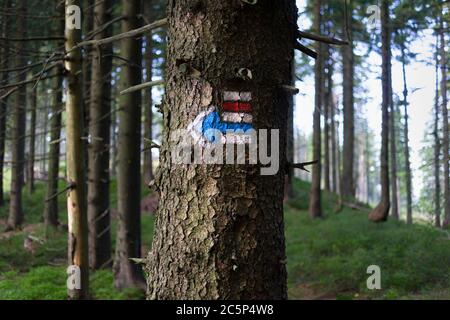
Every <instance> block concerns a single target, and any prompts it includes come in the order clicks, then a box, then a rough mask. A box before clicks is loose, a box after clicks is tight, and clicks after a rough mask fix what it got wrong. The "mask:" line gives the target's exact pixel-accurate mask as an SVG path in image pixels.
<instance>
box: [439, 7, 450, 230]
mask: <svg viewBox="0 0 450 320" xmlns="http://www.w3.org/2000/svg"><path fill="white" fill-rule="evenodd" d="M443 10H444V8H442V10H441V17H440V20H441V25H440V29H439V35H440V38H441V47H440V55H441V95H442V130H443V139H442V151H443V158H442V161H443V163H444V217H445V219H444V227H449V226H450V171H449V161H450V154H449V143H450V141H449V140H450V137H449V135H450V131H449V124H448V109H447V107H448V106H447V104H448V98H447V78H448V74H447V70H448V65H447V52H446V51H445V45H446V42H445V31H444V27H446V25H445V23H444V17H443Z"/></svg>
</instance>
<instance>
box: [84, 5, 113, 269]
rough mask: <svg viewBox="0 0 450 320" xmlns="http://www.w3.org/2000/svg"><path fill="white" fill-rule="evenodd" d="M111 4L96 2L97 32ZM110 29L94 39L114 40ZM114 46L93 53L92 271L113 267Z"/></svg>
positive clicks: (89, 175)
mask: <svg viewBox="0 0 450 320" xmlns="http://www.w3.org/2000/svg"><path fill="white" fill-rule="evenodd" d="M111 18H112V17H111V1H110V0H106V1H105V0H96V1H95V7H94V31H95V30H97V29H99V28H100V27H102V26H103V25H104V24H105V23H107V22H108V21H110V20H111ZM111 34H112V32H111V27H109V28H106V29H105V30H104V31H103V32H99V33H98V34H97V35H96V36H95V39H102V38H106V37H109V36H111ZM111 69H112V44H106V45H105V46H103V47H102V48H101V49H100V48H98V49H97V50H93V52H92V73H91V74H92V81H91V90H90V91H91V99H90V105H89V111H90V116H89V118H90V124H89V136H90V144H89V147H88V152H89V160H88V163H89V170H88V221H89V226H90V228H89V265H90V267H91V268H92V269H100V268H104V267H110V266H111V265H112V260H111V232H110V228H111V218H110V210H109V147H110V125H111V116H110V114H111Z"/></svg>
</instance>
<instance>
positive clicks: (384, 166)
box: [369, 0, 392, 222]
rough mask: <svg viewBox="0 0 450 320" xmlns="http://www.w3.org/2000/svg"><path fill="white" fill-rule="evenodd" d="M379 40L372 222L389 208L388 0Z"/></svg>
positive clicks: (381, 219) (384, 217)
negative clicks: (377, 187) (377, 184)
mask: <svg viewBox="0 0 450 320" xmlns="http://www.w3.org/2000/svg"><path fill="white" fill-rule="evenodd" d="M381 42H382V48H381V51H382V60H383V62H382V76H381V82H382V89H383V101H382V106H381V109H382V122H381V153H380V181H381V200H380V203H379V204H378V205H377V207H376V208H375V209H374V210H373V211H372V212H371V213H370V214H369V219H370V220H371V221H373V222H384V221H387V219H388V215H389V208H390V205H391V204H390V189H389V106H390V105H391V103H392V91H391V88H392V86H391V82H390V79H391V78H392V77H391V68H392V64H391V60H392V54H391V26H390V17H389V1H388V0H383V1H382V2H381Z"/></svg>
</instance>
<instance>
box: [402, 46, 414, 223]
mask: <svg viewBox="0 0 450 320" xmlns="http://www.w3.org/2000/svg"><path fill="white" fill-rule="evenodd" d="M401 51H402V73H403V106H404V108H405V109H404V115H403V118H404V122H405V123H404V132H403V135H404V139H405V175H406V176H405V179H406V222H407V224H412V223H413V215H412V173H411V160H410V152H409V116H408V106H409V102H408V84H407V77H406V54H405V45H404V44H402V47H401Z"/></svg>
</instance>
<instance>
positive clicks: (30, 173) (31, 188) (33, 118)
mask: <svg viewBox="0 0 450 320" xmlns="http://www.w3.org/2000/svg"><path fill="white" fill-rule="evenodd" d="M31 90H32V92H31V94H30V100H29V101H30V140H29V146H28V150H29V151H28V163H27V164H28V167H27V170H28V174H27V183H28V192H29V193H30V194H32V193H33V192H34V158H35V150H36V149H35V143H36V108H37V88H36V87H34V88H32V89H31Z"/></svg>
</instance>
